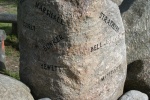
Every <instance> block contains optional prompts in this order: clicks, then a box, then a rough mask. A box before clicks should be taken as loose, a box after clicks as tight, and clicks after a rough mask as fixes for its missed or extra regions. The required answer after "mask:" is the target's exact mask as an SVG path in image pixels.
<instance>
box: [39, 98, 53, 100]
mask: <svg viewBox="0 0 150 100" xmlns="http://www.w3.org/2000/svg"><path fill="white" fill-rule="evenodd" d="M38 100H51V99H50V98H41V99H38Z"/></svg>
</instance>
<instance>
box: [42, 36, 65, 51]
mask: <svg viewBox="0 0 150 100" xmlns="http://www.w3.org/2000/svg"><path fill="white" fill-rule="evenodd" d="M63 39H64V38H63V37H62V36H61V35H58V36H56V37H55V38H53V40H51V41H50V42H48V43H47V44H46V45H44V46H43V48H44V50H45V51H47V50H48V49H50V48H52V47H53V46H54V45H56V44H57V43H58V42H60V41H61V40H63Z"/></svg>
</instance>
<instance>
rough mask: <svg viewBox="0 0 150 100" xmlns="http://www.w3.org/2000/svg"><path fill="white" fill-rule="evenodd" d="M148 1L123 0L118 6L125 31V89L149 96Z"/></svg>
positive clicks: (149, 17)
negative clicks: (138, 91) (126, 72)
mask: <svg viewBox="0 0 150 100" xmlns="http://www.w3.org/2000/svg"><path fill="white" fill-rule="evenodd" d="M149 5H150V1H149V0H124V2H123V3H122V5H121V6H120V10H121V13H122V18H123V22H124V26H125V29H126V30H125V31H126V45H127V62H128V74H127V80H126V84H125V89H126V90H127V91H128V90H140V91H142V92H144V93H147V94H148V95H149V96H150V56H149V55H150V7H149Z"/></svg>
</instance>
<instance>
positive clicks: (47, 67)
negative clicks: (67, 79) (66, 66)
mask: <svg viewBox="0 0 150 100" xmlns="http://www.w3.org/2000/svg"><path fill="white" fill-rule="evenodd" d="M41 68H42V69H44V70H50V71H53V72H54V71H55V72H57V71H58V72H61V70H62V67H60V66H56V65H47V64H41Z"/></svg>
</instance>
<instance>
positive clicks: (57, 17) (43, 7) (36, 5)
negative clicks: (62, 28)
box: [35, 2, 64, 25]
mask: <svg viewBox="0 0 150 100" xmlns="http://www.w3.org/2000/svg"><path fill="white" fill-rule="evenodd" d="M35 7H36V8H38V9H39V10H40V11H42V12H43V13H44V14H46V15H47V16H48V17H50V18H51V19H53V20H55V21H56V22H57V23H59V24H61V25H64V22H63V20H62V19H61V18H60V17H59V16H58V15H56V14H54V13H53V12H52V11H51V10H49V9H47V8H46V7H45V6H43V5H42V4H40V3H39V2H36V4H35Z"/></svg>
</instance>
